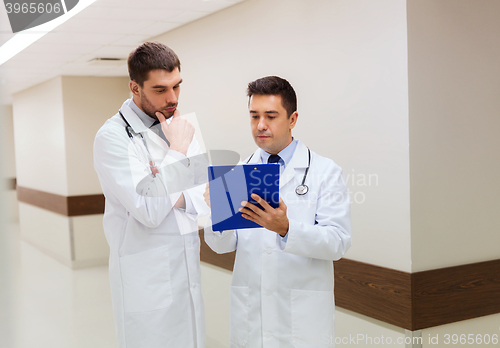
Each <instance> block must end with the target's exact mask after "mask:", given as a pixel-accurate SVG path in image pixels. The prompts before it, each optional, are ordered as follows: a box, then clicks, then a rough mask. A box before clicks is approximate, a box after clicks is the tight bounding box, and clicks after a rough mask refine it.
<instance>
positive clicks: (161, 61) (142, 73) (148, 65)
mask: <svg viewBox="0 0 500 348" xmlns="http://www.w3.org/2000/svg"><path fill="white" fill-rule="evenodd" d="M127 64H128V74H129V76H130V79H131V80H133V81H135V82H137V83H138V84H139V86H141V87H142V85H143V83H144V81H146V80H147V79H148V74H149V72H150V71H151V70H156V69H163V70H166V71H168V72H172V71H174V69H175V68H178V69H179V71H180V70H181V62H180V60H179V57H177V54H175V52H174V51H173V50H172V49H171V48H169V47H167V46H166V45H164V44H162V43H159V42H145V43H143V44H142V45H140V46H139V47H137V48H136V49H135V50H133V51H132V52H130V54H129V55H128V60H127Z"/></svg>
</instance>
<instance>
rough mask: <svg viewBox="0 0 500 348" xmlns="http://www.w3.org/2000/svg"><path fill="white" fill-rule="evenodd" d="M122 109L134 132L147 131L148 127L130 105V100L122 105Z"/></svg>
mask: <svg viewBox="0 0 500 348" xmlns="http://www.w3.org/2000/svg"><path fill="white" fill-rule="evenodd" d="M120 111H121V113H122V115H123V117H125V119H126V120H127V122H128V124H129V125H130V127H132V130H133V131H134V133H136V134H139V133H144V132H145V131H147V130H148V128H147V127H146V126H145V125H144V123H142V121H141V119H140V118H139V116H137V114H136V113H135V112H134V110H132V109H131V108H130V107H129V106H128V100H126V101H125V102H124V103H123V105H122V107H121V108H120Z"/></svg>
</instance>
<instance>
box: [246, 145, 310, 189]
mask: <svg viewBox="0 0 500 348" xmlns="http://www.w3.org/2000/svg"><path fill="white" fill-rule="evenodd" d="M253 155H254V154H252V156H250V158H249V159H248V161H247V164H248V162H250V160H251V159H252V157H253ZM307 155H308V156H309V159H308V161H307V168H306V172H305V173H304V177H303V178H302V183H301V184H300V185H299V186H297V188H296V189H295V193H296V194H298V195H299V196H303V195H305V194H306V193H307V192H308V191H309V186H307V185H306V184H305V182H306V178H307V173H308V172H309V168H310V167H311V150H309V148H307Z"/></svg>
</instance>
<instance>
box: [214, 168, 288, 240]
mask: <svg viewBox="0 0 500 348" xmlns="http://www.w3.org/2000/svg"><path fill="white" fill-rule="evenodd" d="M208 178H209V181H210V183H209V185H210V205H211V210H212V230H213V231H224V230H234V229H242V228H259V227H262V226H260V225H259V224H257V223H255V222H253V221H250V220H247V219H245V218H244V217H243V216H241V213H240V212H239V211H238V209H239V208H240V207H241V202H242V201H248V202H250V203H253V204H255V205H257V206H258V207H261V206H260V204H258V203H257V202H256V201H255V200H254V199H252V198H251V197H250V195H251V194H252V193H256V194H258V195H259V196H260V197H262V198H263V199H264V200H265V201H266V202H267V203H268V204H269V205H270V206H271V207H273V208H277V207H278V206H279V186H280V185H279V178H280V165H279V164H277V163H273V164H242V165H236V166H210V167H208Z"/></svg>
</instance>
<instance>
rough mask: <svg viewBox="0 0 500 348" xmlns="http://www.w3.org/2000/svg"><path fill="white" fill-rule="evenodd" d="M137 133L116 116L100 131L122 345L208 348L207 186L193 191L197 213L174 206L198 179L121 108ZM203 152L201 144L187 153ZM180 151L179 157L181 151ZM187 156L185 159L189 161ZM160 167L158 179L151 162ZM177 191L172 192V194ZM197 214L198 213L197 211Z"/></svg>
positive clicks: (97, 159)
mask: <svg viewBox="0 0 500 348" xmlns="http://www.w3.org/2000/svg"><path fill="white" fill-rule="evenodd" d="M121 111H122V113H123V115H124V117H125V118H126V119H127V121H128V122H129V124H130V125H131V127H132V130H133V131H134V132H135V133H141V134H142V135H143V137H144V140H145V141H146V142H147V144H148V148H149V152H150V154H151V155H150V158H148V155H147V149H146V147H145V146H144V143H143V141H142V139H141V137H140V135H135V136H134V140H133V141H131V139H130V138H129V136H128V135H127V132H126V130H125V126H126V124H125V122H124V121H123V119H122V118H121V117H120V115H119V114H116V115H114V116H113V117H112V118H110V119H109V120H107V121H106V123H105V124H104V125H103V126H102V127H101V129H100V130H99V131H98V133H97V135H96V138H95V143H94V167H95V170H96V172H97V174H98V176H99V180H100V182H101V186H102V190H103V193H104V196H105V197H106V208H105V213H104V219H103V224H104V232H105V234H106V238H107V240H108V243H109V246H110V258H109V275H110V284H111V295H112V303H113V311H114V317H115V324H116V329H117V335H118V342H119V346H120V347H121V348H139V347H145V348H160V347H161V348H170V347H171V348H178V347H196V348H203V347H205V322H204V320H205V318H204V309H203V300H202V296H201V289H200V241H199V237H198V224H197V217H198V215H204V214H207V213H208V207H207V205H206V203H205V202H204V200H203V191H204V185H203V186H199V187H194V188H191V189H189V190H187V192H188V193H187V194H188V195H189V197H190V199H191V202H192V208H193V209H192V214H188V213H187V212H186V211H184V210H181V209H178V208H173V204H175V202H176V201H177V199H178V198H179V196H180V194H181V192H175V193H173V191H176V190H178V189H179V187H182V186H183V185H184V186H183V187H186V185H189V184H190V183H191V184H192V181H193V180H194V179H193V177H194V175H193V173H192V171H191V170H190V167H189V166H187V161H185V163H181V162H179V161H178V159H176V158H174V157H172V156H171V154H169V153H168V145H167V144H166V143H165V142H164V141H163V140H162V139H161V138H160V137H159V136H158V135H157V134H155V133H154V132H153V131H151V130H150V129H148V128H147V127H146V126H145V125H144V124H143V123H142V121H141V120H140V118H139V117H138V116H137V115H136V114H135V113H134V111H133V110H132V109H131V108H130V107H129V106H128V105H127V102H125V103H124V104H123V106H122V108H121ZM197 153H200V148H199V145H198V143H197V142H196V140H195V139H193V141H192V143H191V145H190V147H189V150H188V153H187V156H188V157H190V156H192V155H194V154H197ZM177 154H178V153H177ZM181 157H182V156H181ZM150 159H153V160H154V162H155V164H156V165H157V166H158V170H159V173H158V174H157V175H156V177H153V175H152V174H151V169H150V167H149V160H150ZM169 190H170V191H169ZM193 212H194V213H193Z"/></svg>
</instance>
